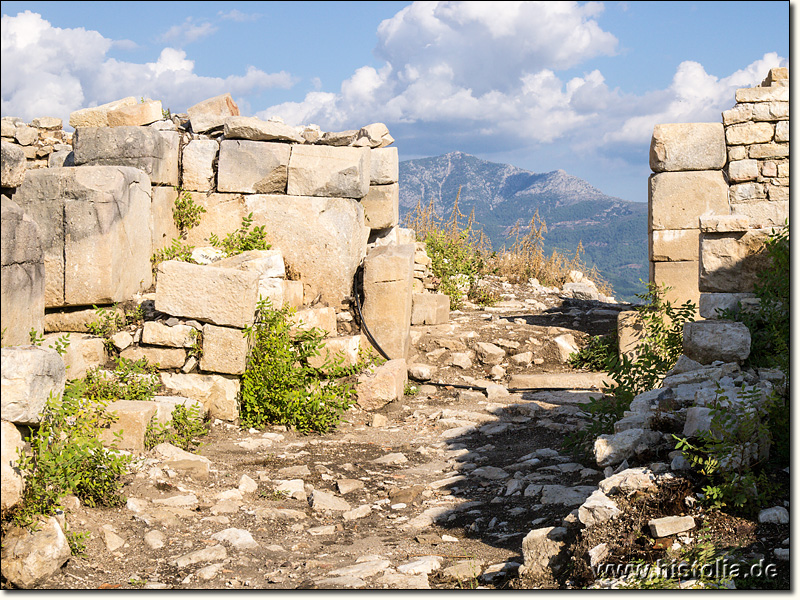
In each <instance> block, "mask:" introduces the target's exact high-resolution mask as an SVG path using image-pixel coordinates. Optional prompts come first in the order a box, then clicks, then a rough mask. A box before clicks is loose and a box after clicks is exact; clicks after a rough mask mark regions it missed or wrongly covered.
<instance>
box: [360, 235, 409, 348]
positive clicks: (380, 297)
mask: <svg viewBox="0 0 800 600" xmlns="http://www.w3.org/2000/svg"><path fill="white" fill-rule="evenodd" d="M414 252H415V248H414V245H413V244H403V245H393V246H380V247H377V248H373V249H372V250H371V251H370V252H369V254H367V258H366V259H365V261H364V308H363V311H362V312H363V315H364V321H366V323H367V326H368V327H369V329H370V332H371V333H372V336H373V337H374V338H375V341H376V342H377V343H378V345H379V346H380V347H381V348H382V349H383V351H384V352H386V354H388V355H389V357H390V358H393V359H398V358H402V359H405V358H406V357H407V355H408V350H409V347H410V336H409V332H410V326H411V311H412V282H413V280H414Z"/></svg>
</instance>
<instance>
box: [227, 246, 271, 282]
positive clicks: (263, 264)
mask: <svg viewBox="0 0 800 600" xmlns="http://www.w3.org/2000/svg"><path fill="white" fill-rule="evenodd" d="M214 266H215V267H220V268H224V269H239V270H240V271H249V272H252V273H257V274H258V276H259V277H261V278H265V279H269V278H273V277H280V278H282V277H286V267H285V265H284V262H283V254H282V253H281V251H280V250H273V249H270V250H248V251H246V252H242V253H241V254H236V255H234V256H229V257H228V258H223V259H222V260H219V261H217V262H215V263H214Z"/></svg>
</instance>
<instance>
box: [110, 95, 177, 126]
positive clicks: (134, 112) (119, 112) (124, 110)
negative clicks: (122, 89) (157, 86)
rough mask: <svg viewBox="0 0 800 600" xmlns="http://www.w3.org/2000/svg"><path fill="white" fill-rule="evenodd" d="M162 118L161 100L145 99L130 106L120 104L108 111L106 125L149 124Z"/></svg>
mask: <svg viewBox="0 0 800 600" xmlns="http://www.w3.org/2000/svg"><path fill="white" fill-rule="evenodd" d="M163 118H164V114H163V112H162V111H161V100H147V101H146V102H138V103H136V104H133V105H130V106H120V107H118V108H115V109H113V110H109V111H108V126H109V127H122V126H126V125H131V126H138V125H150V123H155V122H156V121H160V120H161V119H163Z"/></svg>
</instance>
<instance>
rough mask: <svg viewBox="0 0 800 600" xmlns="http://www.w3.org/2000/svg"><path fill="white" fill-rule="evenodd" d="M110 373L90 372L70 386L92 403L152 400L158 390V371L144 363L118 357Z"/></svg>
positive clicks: (92, 370)
mask: <svg viewBox="0 0 800 600" xmlns="http://www.w3.org/2000/svg"><path fill="white" fill-rule="evenodd" d="M114 362H115V364H116V366H115V367H114V369H113V371H111V372H108V371H103V370H101V369H99V368H94V369H89V371H87V373H86V376H85V377H84V378H83V379H77V380H74V381H72V382H70V385H71V386H72V387H71V389H73V390H74V391H75V392H76V393H80V394H81V395H83V396H84V397H85V398H87V399H88V400H90V401H94V402H105V403H108V402H114V401H116V400H152V399H153V397H154V396H155V394H156V391H157V390H158V385H159V384H158V371H157V366H156V365H150V364H148V362H147V359H145V358H140V359H139V360H129V359H126V358H122V357H121V356H118V357H117V358H115V359H114Z"/></svg>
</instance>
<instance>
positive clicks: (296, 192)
mask: <svg viewBox="0 0 800 600" xmlns="http://www.w3.org/2000/svg"><path fill="white" fill-rule="evenodd" d="M369 180H370V150H369V148H350V147H331V146H294V147H293V148H292V156H291V158H290V160H289V183H288V187H287V192H286V193H287V194H289V195H291V196H324V197H334V198H355V199H359V198H363V197H364V196H366V195H367V192H369Z"/></svg>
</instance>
